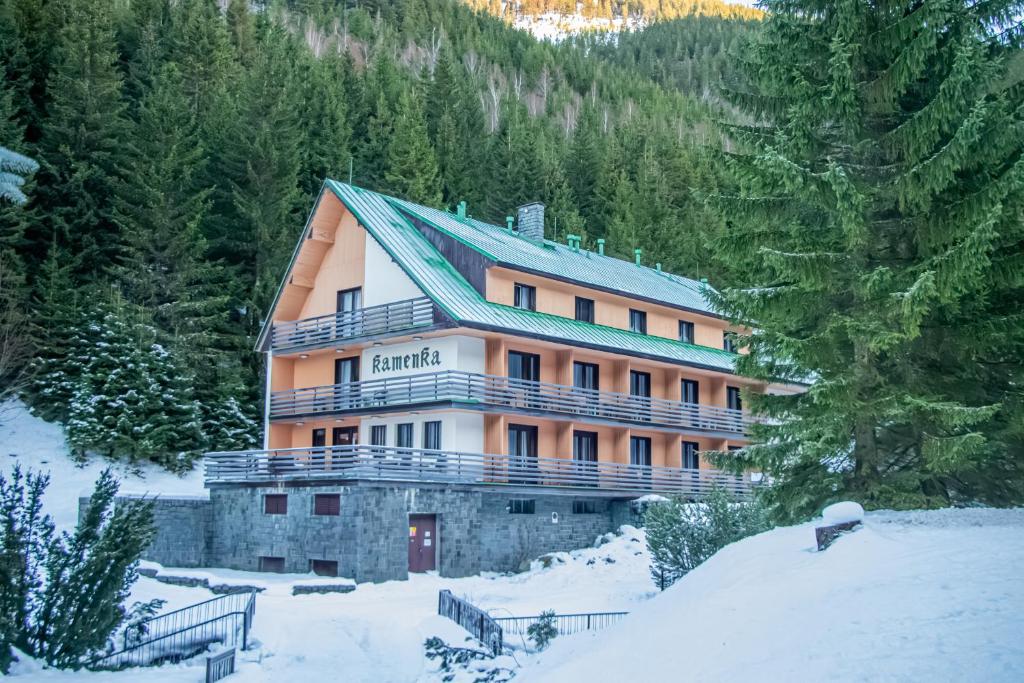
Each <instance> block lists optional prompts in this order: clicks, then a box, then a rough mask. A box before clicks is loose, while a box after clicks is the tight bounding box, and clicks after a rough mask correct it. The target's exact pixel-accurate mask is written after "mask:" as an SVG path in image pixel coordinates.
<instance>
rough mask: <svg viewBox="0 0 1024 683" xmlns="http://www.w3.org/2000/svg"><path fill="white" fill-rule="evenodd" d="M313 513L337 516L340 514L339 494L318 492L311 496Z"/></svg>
mask: <svg viewBox="0 0 1024 683" xmlns="http://www.w3.org/2000/svg"><path fill="white" fill-rule="evenodd" d="M313 514H314V515H328V516H330V517H337V516H338V515H340V514H341V495H339V494H337V493H318V494H316V495H315V496H313Z"/></svg>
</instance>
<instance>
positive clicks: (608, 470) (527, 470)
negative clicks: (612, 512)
mask: <svg viewBox="0 0 1024 683" xmlns="http://www.w3.org/2000/svg"><path fill="white" fill-rule="evenodd" d="M205 478H206V484H207V485H208V486H209V485H218V484H242V483H244V484H252V483H260V482H267V483H277V482H282V481H295V482H305V483H313V482H316V481H321V482H324V483H326V482H337V481H384V482H390V483H396V484H399V483H401V484H407V485H411V484H442V485H467V486H486V487H506V488H513V487H517V488H519V489H523V488H528V489H541V490H543V489H566V490H573V491H577V492H579V493H581V494H586V495H608V496H616V495H629V496H632V495H644V494H648V493H657V494H665V495H680V496H685V497H699V496H701V495H703V494H705V493H707V492H708V491H709V490H710V489H711V488H712V487H714V486H718V487H720V488H724V489H726V490H728V491H729V492H731V493H733V494H734V495H739V496H746V495H749V493H750V491H751V482H750V479H749V478H748V477H746V476H737V475H732V474H727V473H725V472H720V471H718V470H710V469H700V470H697V469H680V468H676V467H649V466H641V465H623V464H619V463H609V462H580V461H575V460H569V459H565V458H516V457H511V456H508V455H487V454H481V453H458V452H453V451H435V450H424V449H414V448H394V447H390V446H368V445H357V446H330V447H321V448H289V449H281V450H270V451H234V452H221V453H208V454H207V455H206V458H205Z"/></svg>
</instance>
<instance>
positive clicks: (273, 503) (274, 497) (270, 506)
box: [263, 493, 288, 515]
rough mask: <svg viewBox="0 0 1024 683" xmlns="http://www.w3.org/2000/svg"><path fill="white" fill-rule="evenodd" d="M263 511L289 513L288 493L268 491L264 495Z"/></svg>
mask: <svg viewBox="0 0 1024 683" xmlns="http://www.w3.org/2000/svg"><path fill="white" fill-rule="evenodd" d="M263 513H264V514H267V515H287V514H288V494H287V493H268V494H267V495H265V496H263Z"/></svg>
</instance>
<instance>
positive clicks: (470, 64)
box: [462, 50, 480, 78]
mask: <svg viewBox="0 0 1024 683" xmlns="http://www.w3.org/2000/svg"><path fill="white" fill-rule="evenodd" d="M462 63H463V64H465V65H466V71H468V72H469V75H470V76H472V77H473V78H476V72H477V69H479V68H480V55H478V54H477V53H476V52H474V51H473V50H470V51H468V52H467V53H466V54H464V55H462Z"/></svg>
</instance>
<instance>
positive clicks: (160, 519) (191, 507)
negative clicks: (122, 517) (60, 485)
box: [78, 496, 212, 567]
mask: <svg viewBox="0 0 1024 683" xmlns="http://www.w3.org/2000/svg"><path fill="white" fill-rule="evenodd" d="M125 500H129V498H126V497H119V498H117V499H116V502H115V504H117V503H119V502H122V501H125ZM152 502H153V522H154V524H155V526H156V537H155V538H154V539H153V542H152V543H151V544H150V545H149V547H148V548H146V550H145V551H144V552H143V553H142V559H144V560H150V561H151V562H159V563H160V564H162V565H165V566H168V567H203V566H208V564H209V562H208V560H209V553H208V549H209V543H210V538H211V532H212V527H211V506H210V501H209V500H208V499H206V498H154V499H152ZM88 504H89V497H88V496H83V497H81V498H79V499H78V517H79V519H81V517H82V514H83V513H84V512H85V508H86V506H87V505H88Z"/></svg>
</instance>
